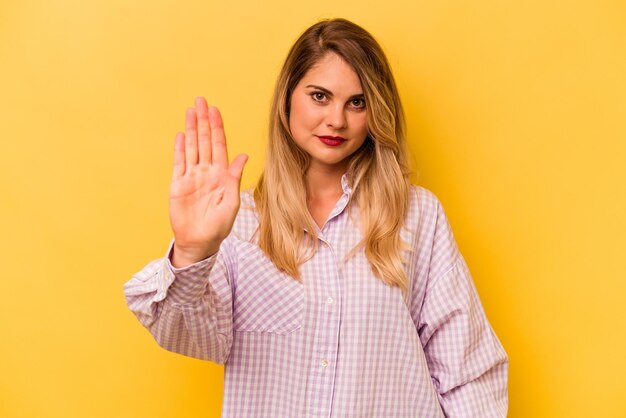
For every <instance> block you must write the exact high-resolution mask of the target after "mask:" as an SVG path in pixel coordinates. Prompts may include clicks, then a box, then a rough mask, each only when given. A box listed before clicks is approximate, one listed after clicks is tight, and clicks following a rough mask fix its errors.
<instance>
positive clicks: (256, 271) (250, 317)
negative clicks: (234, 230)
mask: <svg viewBox="0 0 626 418" xmlns="http://www.w3.org/2000/svg"><path fill="white" fill-rule="evenodd" d="M238 251H239V254H238V256H237V258H238V273H237V279H236V283H235V288H234V294H233V318H234V319H233V329H234V330H235V331H241V332H267V333H275V334H290V333H292V332H294V331H296V330H298V329H300V328H301V327H302V321H303V315H304V285H303V284H302V283H300V282H297V281H295V280H294V279H293V278H291V277H290V276H288V275H287V274H285V273H282V272H280V271H278V269H277V268H276V267H275V266H274V264H273V263H272V262H271V261H270V260H269V259H268V258H267V257H266V256H265V254H263V252H262V251H261V249H260V248H259V247H258V246H256V245H254V244H249V243H240V246H239V248H238Z"/></svg>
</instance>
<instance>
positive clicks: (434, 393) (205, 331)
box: [124, 176, 508, 418]
mask: <svg viewBox="0 0 626 418" xmlns="http://www.w3.org/2000/svg"><path fill="white" fill-rule="evenodd" d="M342 184H343V189H344V194H343V196H342V197H341V199H340V200H339V201H338V202H337V204H336V206H335V208H334V209H333V210H332V212H331V214H330V216H329V219H328V221H327V222H326V224H325V225H324V227H323V228H322V229H321V231H320V241H321V242H320V247H319V250H318V251H317V252H316V253H315V255H314V256H313V258H312V259H311V260H309V261H308V262H306V263H305V264H303V265H302V266H301V273H302V277H303V281H302V282H301V283H300V282H297V281H295V280H293V279H292V278H290V277H288V276H286V275H285V274H283V273H281V272H279V271H277V269H276V268H275V267H274V265H273V264H272V263H271V262H270V261H269V259H267V258H266V257H265V255H264V254H263V252H262V251H261V249H260V248H259V247H258V246H257V245H256V244H255V238H254V235H255V230H256V228H257V225H258V221H257V217H256V215H255V212H254V201H253V199H252V197H251V195H250V194H249V193H242V205H241V209H240V211H239V214H238V216H237V219H236V221H235V225H234V227H233V231H232V232H231V234H230V236H229V237H228V238H227V239H226V240H224V242H223V243H222V245H221V247H220V250H219V252H218V253H217V254H216V255H214V256H212V257H210V258H208V259H206V260H203V261H201V262H198V263H196V264H194V265H191V266H189V267H186V268H182V269H175V268H173V267H172V266H171V264H170V262H169V257H168V256H166V257H163V258H161V259H158V260H156V261H153V262H151V263H150V264H148V265H147V266H146V267H145V268H144V269H143V270H141V271H140V272H139V273H137V274H136V275H135V276H133V278H132V279H131V280H130V281H128V282H127V283H126V284H125V285H124V291H125V294H126V300H127V303H128V306H129V307H130V309H131V310H132V311H133V312H134V313H135V315H136V316H137V318H138V319H139V321H140V322H141V323H142V324H143V325H144V326H145V327H146V328H147V329H148V330H149V331H150V333H151V334H152V335H153V336H154V338H155V340H156V341H157V342H158V344H159V345H161V346H162V347H163V348H165V349H167V350H170V351H173V352H176V353H180V354H183V355H186V356H191V357H195V358H199V359H204V360H210V361H213V362H215V363H219V364H224V366H225V370H224V373H225V385H224V399H223V406H222V417H224V418H231V417H232V418H245V417H255V418H259V417H268V418H289V417H295V418H300V417H337V418H339V417H342V418H344V417H345V418H347V417H355V418H356V417H358V418H365V417H381V418H392V417H399V418H403V417H420V418H431V417H458V418H461V417H465V418H487V417H505V416H506V414H507V408H508V391H507V375H508V358H507V355H506V353H505V351H504V349H503V347H502V345H501V344H500V342H499V340H498V338H497V337H496V335H495V333H494V331H493V329H492V328H491V326H490V324H489V322H488V321H487V318H486V316H485V313H484V311H483V308H482V306H481V303H480V300H479V298H478V294H477V292H476V288H475V287H474V284H473V282H472V278H471V276H470V273H469V271H468V268H467V265H466V263H465V261H464V259H463V257H462V255H461V254H460V253H459V250H458V248H457V245H456V243H455V240H454V237H453V235H452V231H451V229H450V226H449V224H448V221H447V218H446V215H445V213H444V211H443V209H442V207H441V204H440V203H439V201H438V200H437V198H436V197H435V196H434V195H433V194H432V193H431V192H429V191H428V190H426V189H425V188H423V187H420V186H414V187H412V189H411V201H410V211H409V214H408V218H407V220H406V224H405V228H404V230H403V231H402V234H401V237H402V239H403V240H404V241H405V242H407V243H411V245H412V248H413V251H412V252H410V253H407V254H406V263H405V268H406V271H407V273H408V277H409V279H410V287H409V291H408V292H406V293H405V292H402V291H401V290H399V289H398V288H397V287H390V286H387V285H385V284H384V283H382V282H381V281H380V280H379V279H377V278H375V277H374V275H373V274H372V272H371V270H370V266H369V263H368V261H367V259H366V258H365V255H364V253H363V251H361V252H359V253H357V254H356V256H354V257H352V258H350V259H349V260H347V261H345V262H343V261H341V260H342V258H343V256H344V255H346V253H347V252H349V251H350V249H352V248H353V247H354V246H355V245H356V244H357V242H358V241H359V240H360V238H361V237H362V234H361V232H360V230H359V228H358V227H356V226H355V225H354V219H358V211H356V210H355V211H354V212H353V213H352V219H351V217H350V216H349V215H348V209H346V205H347V203H348V200H349V198H350V194H351V188H350V186H349V184H348V183H347V181H346V179H345V176H344V179H343V182H342ZM170 251H171V246H170ZM168 253H169V252H168Z"/></svg>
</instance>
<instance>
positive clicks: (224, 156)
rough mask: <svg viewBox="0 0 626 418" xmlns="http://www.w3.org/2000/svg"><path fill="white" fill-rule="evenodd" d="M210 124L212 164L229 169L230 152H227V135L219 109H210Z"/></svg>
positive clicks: (212, 107)
mask: <svg viewBox="0 0 626 418" xmlns="http://www.w3.org/2000/svg"><path fill="white" fill-rule="evenodd" d="M209 123H210V124H211V155H212V163H213V164H215V165H217V166H218V167H221V168H224V169H226V168H228V152H227V151H226V135H225V134H224V122H222V115H220V111H219V110H218V109H217V107H214V106H211V107H210V108H209Z"/></svg>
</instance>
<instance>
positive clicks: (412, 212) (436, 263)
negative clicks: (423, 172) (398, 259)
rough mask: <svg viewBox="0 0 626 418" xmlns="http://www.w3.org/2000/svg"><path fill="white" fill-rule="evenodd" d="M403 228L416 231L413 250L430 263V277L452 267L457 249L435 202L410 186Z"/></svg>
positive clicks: (430, 195)
mask: <svg viewBox="0 0 626 418" xmlns="http://www.w3.org/2000/svg"><path fill="white" fill-rule="evenodd" d="M407 227H408V228H410V229H412V230H413V231H416V236H415V238H416V240H415V241H414V248H415V249H416V250H417V252H418V253H421V254H423V255H426V256H427V257H426V258H427V259H429V260H430V261H431V263H432V264H431V266H430V267H431V270H432V271H431V273H438V272H439V271H441V270H445V269H446V268H448V267H449V266H450V265H451V264H453V263H454V262H455V261H456V259H457V258H458V256H459V249H458V246H457V244H456V241H455V239H454V234H453V233H452V228H451V226H450V223H449V221H448V218H447V216H446V213H445V211H444V209H443V206H442V204H441V201H440V200H439V198H438V197H437V196H436V195H435V194H434V193H433V192H431V191H430V190H428V189H426V188H425V187H422V186H415V185H414V186H411V199H410V209H409V216H408V219H407Z"/></svg>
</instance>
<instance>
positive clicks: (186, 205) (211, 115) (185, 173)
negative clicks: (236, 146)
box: [169, 97, 248, 267]
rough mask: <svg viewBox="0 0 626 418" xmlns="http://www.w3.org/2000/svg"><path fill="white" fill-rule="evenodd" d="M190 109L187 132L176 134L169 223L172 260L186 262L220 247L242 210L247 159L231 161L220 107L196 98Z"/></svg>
mask: <svg viewBox="0 0 626 418" xmlns="http://www.w3.org/2000/svg"><path fill="white" fill-rule="evenodd" d="M195 105H196V106H195V109H194V108H189V109H187V113H186V123H185V125H186V133H185V134H183V133H180V132H179V133H178V134H177V135H176V143H175V147H174V148H175V149H174V170H173V174H172V183H171V186H170V196H169V203H170V205H169V206H170V222H171V224H172V230H173V232H174V253H173V256H172V264H173V265H174V267H183V266H187V265H189V264H192V263H194V262H197V261H200V260H202V259H204V258H206V257H208V256H210V255H212V254H214V253H216V252H217V250H218V249H219V246H220V243H221V242H222V241H223V240H224V238H226V236H227V235H228V234H229V233H230V230H231V229H232V227H233V223H234V221H235V216H236V215H237V211H238V210H239V188H240V184H241V174H242V172H243V167H244V165H245V163H246V161H247V159H248V156H247V155H245V154H241V155H238V156H237V157H236V158H235V159H234V160H233V161H232V163H231V164H230V165H229V164H228V153H227V150H226V136H225V135H224V124H223V122H222V117H221V115H220V113H219V110H218V109H217V108H216V107H210V108H209V107H208V106H207V102H206V100H205V99H204V98H203V97H198V98H196V102H195Z"/></svg>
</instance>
